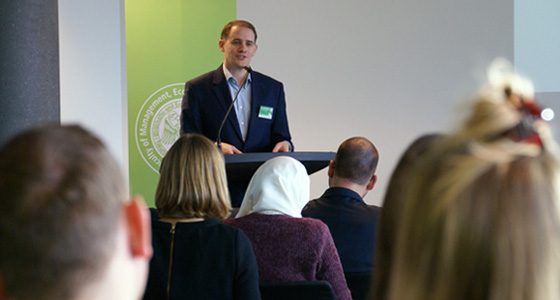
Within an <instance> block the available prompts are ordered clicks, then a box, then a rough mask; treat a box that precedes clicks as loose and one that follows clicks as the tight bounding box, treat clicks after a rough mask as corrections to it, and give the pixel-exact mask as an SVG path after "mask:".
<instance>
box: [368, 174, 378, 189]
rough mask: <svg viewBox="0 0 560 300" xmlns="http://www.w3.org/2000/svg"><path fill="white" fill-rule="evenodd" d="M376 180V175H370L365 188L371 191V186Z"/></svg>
mask: <svg viewBox="0 0 560 300" xmlns="http://www.w3.org/2000/svg"><path fill="white" fill-rule="evenodd" d="M376 181H377V175H373V176H371V179H370V180H369V182H368V184H367V186H366V190H368V191H371V190H372V189H373V187H374V186H375V182H376Z"/></svg>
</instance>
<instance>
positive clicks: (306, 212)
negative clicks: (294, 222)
mask: <svg viewBox="0 0 560 300" xmlns="http://www.w3.org/2000/svg"><path fill="white" fill-rule="evenodd" d="M380 212H381V209H380V208H379V207H377V206H373V205H367V204H366V203H365V202H364V201H363V200H362V197H360V195H358V194H357V193H356V192H354V191H352V190H349V189H345V188H339V187H331V188H329V189H327V190H326V191H325V193H324V194H323V195H322V196H321V197H320V198H318V199H316V200H312V201H310V202H309V203H308V204H307V205H306V206H305V207H304V208H303V211H302V212H301V215H302V216H304V217H310V218H315V219H319V220H321V221H323V222H324V223H325V224H327V226H328V227H329V230H330V232H331V235H332V237H333V240H334V244H335V245H336V249H337V250H338V255H339V256H340V261H341V262H342V268H343V269H344V272H345V273H365V272H372V271H373V268H374V265H373V263H374V261H373V259H374V255H375V239H376V234H377V222H378V219H379V213H380Z"/></svg>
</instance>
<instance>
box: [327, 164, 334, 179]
mask: <svg viewBox="0 0 560 300" xmlns="http://www.w3.org/2000/svg"><path fill="white" fill-rule="evenodd" d="M327 174H328V175H329V177H330V178H332V177H333V176H334V160H331V161H329V171H328V173H327Z"/></svg>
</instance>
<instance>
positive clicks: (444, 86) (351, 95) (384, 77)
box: [237, 0, 513, 204]
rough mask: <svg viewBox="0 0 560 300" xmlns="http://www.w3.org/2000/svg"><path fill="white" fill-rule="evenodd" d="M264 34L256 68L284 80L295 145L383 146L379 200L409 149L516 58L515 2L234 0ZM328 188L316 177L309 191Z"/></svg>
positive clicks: (371, 198) (451, 120) (373, 196)
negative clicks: (348, 142) (500, 63)
mask: <svg viewBox="0 0 560 300" xmlns="http://www.w3.org/2000/svg"><path fill="white" fill-rule="evenodd" d="M237 7H238V17H239V18H242V19H248V20H251V21H252V22H253V23H254V24H255V26H256V27H257V31H258V34H259V38H258V41H257V42H258V44H259V49H258V52H257V54H256V56H255V58H254V60H253V68H254V69H255V70H258V71H262V72H264V73H267V74H270V75H272V76H273V77H276V78H277V79H279V80H281V81H283V82H284V83H285V88H286V97H287V105H288V118H289V121H290V125H291V126H290V127H291V131H292V135H293V137H294V142H295V145H296V150H306V151H312V150H318V151H336V149H337V147H338V144H339V143H340V142H341V141H342V140H344V139H346V138H348V137H351V136H356V135H362V136H366V137H368V138H369V139H370V140H371V141H372V142H374V144H376V145H377V146H378V148H379V150H380V152H381V161H380V165H379V169H378V175H379V180H378V185H377V187H376V189H375V190H374V191H372V192H371V193H370V194H369V195H368V196H367V197H366V201H367V202H369V203H376V204H379V203H380V202H381V201H382V197H383V194H384V192H385V188H386V185H387V181H388V178H389V176H390V173H391V172H392V169H393V167H394V165H395V164H396V161H397V160H398V158H399V157H400V154H401V152H402V151H403V150H404V149H405V147H406V146H407V145H408V144H409V143H410V142H411V141H412V139H414V138H415V137H417V136H418V135H420V134H423V133H428V132H434V131H446V130H448V129H450V128H449V127H450V125H451V124H456V123H457V122H456V118H457V116H459V115H460V114H459V110H461V109H462V107H461V106H459V104H460V103H463V102H464V100H465V99H467V98H468V96H469V95H471V93H472V92H473V91H474V90H475V88H476V87H477V86H478V85H479V83H481V82H482V81H483V79H484V78H483V75H484V71H485V68H486V66H487V65H488V64H489V62H490V61H491V60H492V59H493V58H494V57H496V56H503V57H506V58H509V59H513V2H512V1H511V0H498V1H485V0H474V1H437V0H425V1H416V2H414V1H398V0H397V1H394V0H391V1H389V0H347V1H335V0H305V1H293V2H288V1H281V2H278V1H271V0H268V1H267V0H237ZM326 187H327V180H326V172H325V171H322V172H320V173H318V174H316V175H313V176H312V191H311V196H312V197H318V196H320V194H321V193H322V192H323V190H324V189H325V188H326Z"/></svg>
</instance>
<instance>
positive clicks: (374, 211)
mask: <svg viewBox="0 0 560 300" xmlns="http://www.w3.org/2000/svg"><path fill="white" fill-rule="evenodd" d="M367 208H368V210H369V211H370V212H371V213H372V214H376V215H378V214H379V213H381V207H380V206H377V205H370V204H367Z"/></svg>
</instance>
